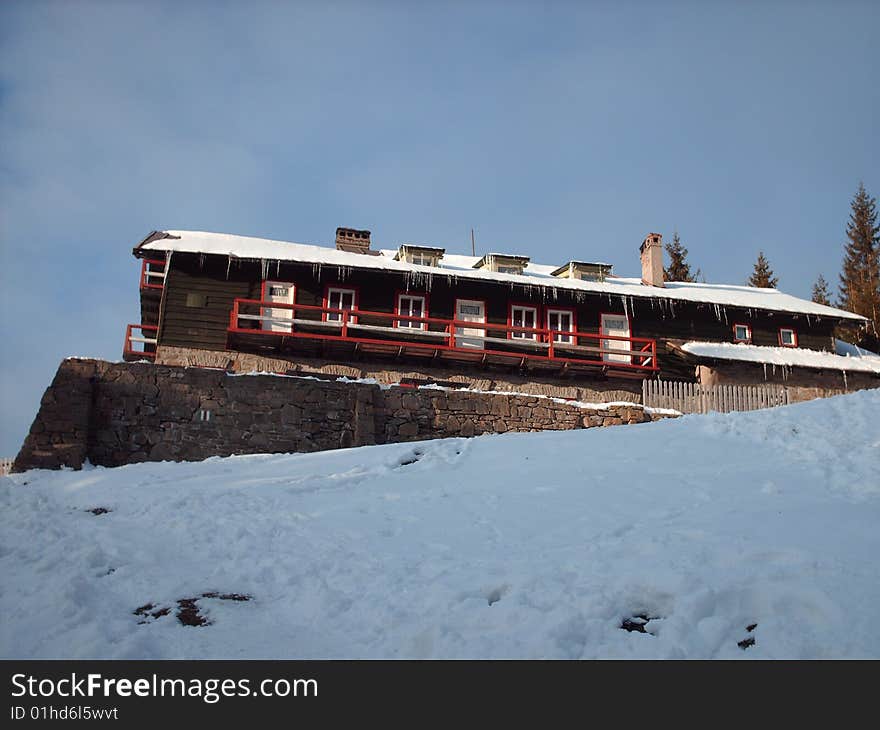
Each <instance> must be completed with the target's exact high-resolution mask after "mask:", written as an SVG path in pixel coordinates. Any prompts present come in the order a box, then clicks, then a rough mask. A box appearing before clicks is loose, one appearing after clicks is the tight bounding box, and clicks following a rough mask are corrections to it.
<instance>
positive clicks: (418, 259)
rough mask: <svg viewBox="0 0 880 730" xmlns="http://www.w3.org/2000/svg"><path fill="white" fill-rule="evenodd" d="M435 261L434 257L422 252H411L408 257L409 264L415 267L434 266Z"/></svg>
mask: <svg viewBox="0 0 880 730" xmlns="http://www.w3.org/2000/svg"><path fill="white" fill-rule="evenodd" d="M435 259H436V256H432V255H431V254H429V253H424V252H423V251H413V252H412V253H411V254H410V255H409V263H411V264H415V265H416V266H434V260H435Z"/></svg>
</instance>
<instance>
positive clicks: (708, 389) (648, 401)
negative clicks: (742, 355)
mask: <svg viewBox="0 0 880 730" xmlns="http://www.w3.org/2000/svg"><path fill="white" fill-rule="evenodd" d="M642 403H643V404H644V405H645V406H648V407H651V408H671V409H673V410H675V411H680V412H681V413H709V412H710V411H717V412H719V413H730V412H731V411H757V410H759V409H761V408H773V407H775V406H784V405H787V404H788V391H787V390H786V389H785V387H784V386H782V385H700V384H699V383H679V382H675V381H668V380H643V381H642Z"/></svg>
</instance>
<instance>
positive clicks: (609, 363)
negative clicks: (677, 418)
mask: <svg viewBox="0 0 880 730" xmlns="http://www.w3.org/2000/svg"><path fill="white" fill-rule="evenodd" d="M227 332H228V334H229V335H232V336H235V335H260V336H267V337H283V338H300V339H310V340H324V341H338V342H351V343H355V344H363V345H380V346H388V345H391V346H395V345H396V346H399V347H402V348H406V349H407V350H410V349H411V350H417V351H423V354H424V351H429V352H432V353H433V354H443V353H449V354H453V353H458V354H464V353H467V354H468V355H484V356H493V357H499V358H507V359H511V360H521V361H522V362H523V363H524V362H525V361H532V360H534V361H544V362H547V361H550V362H554V363H559V364H560V365H562V366H563V367H564V366H566V365H596V366H601V367H605V368H613V369H624V370H635V371H640V372H657V371H658V370H659V367H658V365H657V343H656V340H653V339H649V338H646V337H624V336H619V335H610V334H603V333H599V334H596V333H590V332H578V331H572V330H553V329H549V328H540V327H517V326H513V325H512V324H494V323H490V322H485V321H483V322H480V321H476V322H475V321H465V320H459V319H442V318H438V317H418V316H411V315H404V314H397V313H393V314H392V313H388V312H375V311H369V310H362V309H335V308H332V307H319V306H315V305H306V304H285V303H280V302H270V301H262V300H257V299H236V300H235V301H234V304H233V307H232V310H231V311H230V314H229V327H228V330H227ZM233 349H234V348H233Z"/></svg>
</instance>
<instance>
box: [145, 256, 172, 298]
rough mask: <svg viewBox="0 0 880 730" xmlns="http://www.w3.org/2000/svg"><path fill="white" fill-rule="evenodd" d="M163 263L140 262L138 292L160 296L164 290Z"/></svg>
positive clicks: (150, 260) (155, 261)
mask: <svg viewBox="0 0 880 730" xmlns="http://www.w3.org/2000/svg"><path fill="white" fill-rule="evenodd" d="M165 263H166V262H165V261H162V260H159V259H144V260H143V261H142V262H141V278H140V290H141V292H142V293H146V294H151V293H155V294H161V293H162V290H163V289H164V288H165Z"/></svg>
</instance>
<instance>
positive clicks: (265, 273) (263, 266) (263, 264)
mask: <svg viewBox="0 0 880 730" xmlns="http://www.w3.org/2000/svg"><path fill="white" fill-rule="evenodd" d="M260 273H261V274H262V278H263V279H268V278H269V263H268V261H266V259H260Z"/></svg>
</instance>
